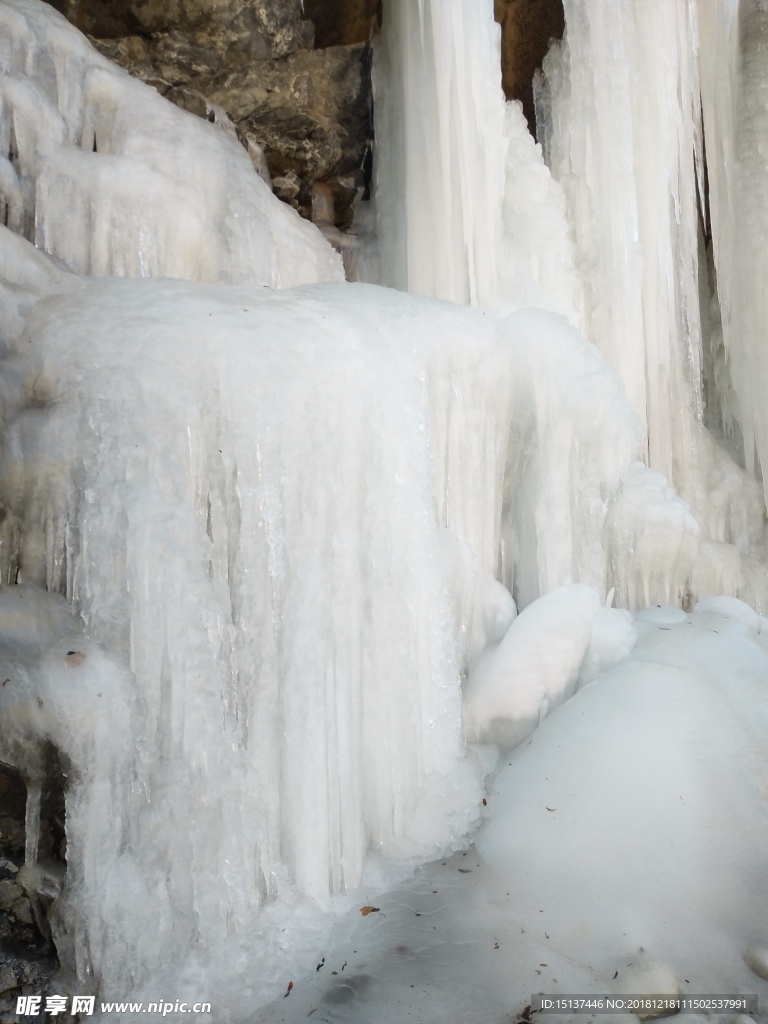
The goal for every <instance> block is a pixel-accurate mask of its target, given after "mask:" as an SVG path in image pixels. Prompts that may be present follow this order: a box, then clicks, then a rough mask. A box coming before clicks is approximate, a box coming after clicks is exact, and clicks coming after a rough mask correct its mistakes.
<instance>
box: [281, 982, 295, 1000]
mask: <svg viewBox="0 0 768 1024" xmlns="http://www.w3.org/2000/svg"><path fill="white" fill-rule="evenodd" d="M292 988H293V982H292V981H289V982H288V988H287V989H286V991H285V995H284V996H283V999H287V998H288V996H289V995H290V994H291V989H292Z"/></svg>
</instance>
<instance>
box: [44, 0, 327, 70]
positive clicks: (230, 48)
mask: <svg viewBox="0 0 768 1024" xmlns="http://www.w3.org/2000/svg"><path fill="white" fill-rule="evenodd" d="M50 3H51V6H53V7H55V8H56V10H58V11H61V13H62V14H63V15H64V16H65V17H66V18H67V19H68V20H69V21H71V22H72V24H73V25H76V26H77V27H78V28H79V29H80V31H81V32H85V33H86V34H87V35H90V36H93V37H95V38H97V39H117V38H121V37H124V36H151V37H153V39H154V40H155V41H156V40H157V39H158V38H162V37H164V36H167V35H169V34H171V35H173V34H175V35H176V39H177V41H178V40H179V39H181V38H185V39H187V40H189V41H194V42H196V43H197V44H198V45H200V46H202V47H204V48H207V49H210V50H212V51H213V52H214V53H216V54H217V57H218V63H219V64H221V63H222V62H229V63H234V62H237V61H239V60H253V59H254V57H262V58H263V57H283V56H285V54H287V53H291V52H292V51H293V50H297V49H300V48H303V47H307V46H312V42H313V34H314V33H313V28H312V23H311V22H309V21H307V20H306V19H304V17H303V14H302V9H301V0H127V2H126V0H50Z"/></svg>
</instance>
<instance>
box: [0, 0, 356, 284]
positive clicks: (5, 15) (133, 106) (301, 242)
mask: <svg viewBox="0 0 768 1024" xmlns="http://www.w3.org/2000/svg"><path fill="white" fill-rule="evenodd" d="M0 154H2V155H0V210H5V211H6V212H5V219H4V223H5V224H6V226H8V227H9V228H11V230H13V231H15V232H17V233H19V234H23V235H24V236H25V237H27V238H28V239H30V241H33V242H34V243H35V245H37V246H38V247H39V248H41V249H44V250H46V251H47V252H49V253H52V254H53V255H55V256H57V257H59V258H60V259H62V260H64V261H65V263H67V264H68V265H69V266H70V267H71V268H72V269H73V270H75V271H77V272H78V273H85V274H98V275H101V274H116V275H119V276H141V277H148V276H152V277H158V276H161V277H162V276H166V277H181V278H189V279H191V280H200V281H231V282H234V283H240V284H246V283H247V284H269V285H272V286H276V287H289V286H291V285H297V284H304V283H307V282H311V281H322V280H340V279H342V278H343V272H342V269H341V261H340V259H339V257H338V256H337V254H336V253H335V252H334V251H333V250H332V249H331V247H330V246H329V245H328V244H327V243H326V242H325V240H324V239H323V238H322V236H321V235H320V233H319V232H318V231H317V229H316V228H315V227H314V226H313V225H311V224H309V223H308V222H306V221H303V220H302V219H301V218H300V217H299V216H298V215H297V214H296V213H294V211H292V210H291V209H289V208H288V207H287V206H285V205H284V204H283V203H280V202H279V201H278V200H277V199H276V198H275V197H274V196H273V195H272V193H271V191H270V189H269V187H268V186H267V185H266V184H265V183H264V182H263V181H262V180H261V178H260V177H259V176H258V175H257V174H256V172H255V171H254V168H253V166H252V164H251V161H250V158H249V157H248V155H247V154H246V152H245V150H244V149H243V147H242V146H240V145H239V144H238V143H237V141H236V140H235V139H234V136H230V135H228V134H225V133H224V132H223V131H222V130H221V129H220V128H217V127H215V126H214V125H211V124H208V123H207V122H205V121H202V120H201V119H200V118H197V117H194V116H193V115H191V114H188V113H186V112H185V111H181V110H179V109H178V108H177V107H174V106H173V105H172V104H171V103H169V102H168V101H167V100H164V99H163V98H162V97H160V96H159V95H158V94H157V92H156V91H155V90H154V89H152V88H150V87H149V86H146V85H144V84H143V83H142V82H139V81H137V80H136V79H133V78H131V77H130V76H129V75H128V74H126V73H125V72H124V71H122V70H121V69H119V68H117V67H116V66H115V65H114V64H112V63H111V62H110V61H108V60H106V59H105V58H104V57H102V56H101V55H100V54H98V53H97V52H96V50H94V49H93V47H91V46H90V44H89V43H88V42H87V41H86V39H85V37H84V36H82V35H81V34H80V33H79V32H78V31H77V30H76V29H74V28H73V27H72V26H71V25H70V24H69V23H68V22H67V21H65V19H64V18H63V17H62V16H61V15H59V14H58V13H57V12H56V11H54V10H53V9H52V8H51V7H49V6H48V5H47V4H44V3H39V2H38V0H3V3H2V4H0Z"/></svg>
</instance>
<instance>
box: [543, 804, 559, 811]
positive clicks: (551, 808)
mask: <svg viewBox="0 0 768 1024" xmlns="http://www.w3.org/2000/svg"><path fill="white" fill-rule="evenodd" d="M544 806H545V807H547V805H546V804H544ZM547 810H548V811H556V810H557V808H556V807H547Z"/></svg>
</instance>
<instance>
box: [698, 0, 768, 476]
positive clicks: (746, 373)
mask: <svg viewBox="0 0 768 1024" xmlns="http://www.w3.org/2000/svg"><path fill="white" fill-rule="evenodd" d="M699 18H700V22H701V64H702V105H703V114H704V128H705V139H706V153H707V167H708V169H709V201H710V211H711V230H712V248H713V256H714V270H715V275H716V285H717V305H716V307H715V315H716V318H717V320H716V323H715V325H714V326H715V330H716V332H717V334H716V337H715V338H714V345H713V347H715V346H716V345H717V343H718V342H719V343H720V345H721V347H722V351H721V352H720V353H718V352H717V351H715V353H714V357H715V358H717V357H718V356H719V366H718V368H719V369H720V375H719V379H718V381H717V384H718V387H717V391H716V397H717V400H718V408H717V409H716V412H717V414H718V416H719V420H720V423H721V425H722V428H723V430H724V431H725V433H726V434H727V435H728V436H729V437H730V438H731V439H732V440H733V441H734V443H735V444H736V445H737V447H738V449H739V453H740V455H741V457H742V458H743V461H744V464H745V465H746V468H747V470H748V472H749V473H750V474H751V475H752V476H754V477H756V478H757V479H758V480H760V481H761V482H762V486H763V489H765V472H764V467H765V464H766V452H768V424H767V423H766V418H765V412H764V408H765V401H764V394H765V386H766V379H767V377H766V375H767V374H768V365H767V363H766V351H765V335H766V325H768V305H767V304H766V296H765V289H764V286H763V282H764V280H765V263H764V261H765V255H764V253H765V240H766V237H767V235H768V222H767V221H766V216H765V197H766V192H767V190H768V175H766V166H765V155H764V151H765V141H764V140H765V138H766V132H767V131H768V121H767V120H766V111H765V103H764V95H765V87H766V69H765V61H764V59H763V54H764V48H765V41H766V38H767V35H768V16H767V15H766V11H765V7H764V5H763V4H760V3H758V2H756V0H755V2H753V0H748V2H747V0H745V2H744V3H741V4H737V3H735V2H733V0H731V2H728V0H717V2H714V3H709V4H706V3H700V4H699ZM717 321H719V322H717Z"/></svg>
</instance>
